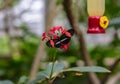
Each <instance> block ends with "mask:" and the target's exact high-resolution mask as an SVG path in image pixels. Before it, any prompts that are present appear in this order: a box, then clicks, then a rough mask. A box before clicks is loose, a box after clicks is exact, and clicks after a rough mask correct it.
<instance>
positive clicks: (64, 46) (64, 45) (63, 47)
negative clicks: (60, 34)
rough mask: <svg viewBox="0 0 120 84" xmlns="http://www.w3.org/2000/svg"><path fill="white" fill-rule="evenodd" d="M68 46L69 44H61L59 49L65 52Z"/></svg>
mask: <svg viewBox="0 0 120 84" xmlns="http://www.w3.org/2000/svg"><path fill="white" fill-rule="evenodd" d="M69 46H70V43H67V44H62V46H61V47H60V49H64V50H67V49H68V47H69Z"/></svg>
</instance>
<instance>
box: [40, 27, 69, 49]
mask: <svg viewBox="0 0 120 84" xmlns="http://www.w3.org/2000/svg"><path fill="white" fill-rule="evenodd" d="M62 34H65V35H66V36H68V37H71V34H70V33H69V32H68V31H67V30H66V29H64V28H63V27H62V26H54V27H53V28H51V29H50V31H49V32H48V34H46V33H43V34H42V41H44V40H45V39H46V38H47V39H48V40H49V42H50V45H51V46H52V47H55V43H54V41H53V40H55V39H59V38H60V36H61V35H62ZM69 45H70V43H67V44H62V45H61V46H60V49H64V50H67V49H68V46H69Z"/></svg>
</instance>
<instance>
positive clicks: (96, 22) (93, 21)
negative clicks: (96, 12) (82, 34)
mask: <svg viewBox="0 0 120 84" xmlns="http://www.w3.org/2000/svg"><path fill="white" fill-rule="evenodd" d="M87 33H89V34H104V33H105V29H103V28H102V27H101V26H100V16H90V17H89V19H88V30H87Z"/></svg>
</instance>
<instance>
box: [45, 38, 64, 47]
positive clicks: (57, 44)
mask: <svg viewBox="0 0 120 84" xmlns="http://www.w3.org/2000/svg"><path fill="white" fill-rule="evenodd" d="M53 43H54V47H56V48H60V46H61V45H62V44H61V42H60V39H53ZM46 45H47V46H48V47H52V45H51V43H50V40H49V41H47V42H46Z"/></svg>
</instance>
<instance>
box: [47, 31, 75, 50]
mask: <svg viewBox="0 0 120 84" xmlns="http://www.w3.org/2000/svg"><path fill="white" fill-rule="evenodd" d="M67 34H69V35H70V36H68V35H67ZM73 35H74V30H73V29H69V30H67V31H66V32H65V33H64V34H62V35H61V36H60V37H59V38H57V39H50V40H48V41H47V42H46V45H47V46H48V47H55V48H60V47H61V46H62V45H63V44H68V43H69V42H70V40H71V37H72V36H73Z"/></svg>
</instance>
